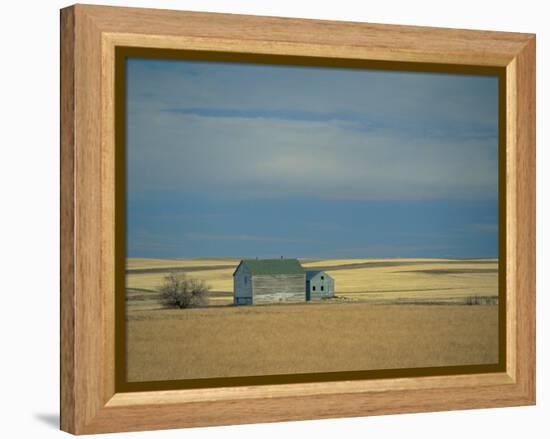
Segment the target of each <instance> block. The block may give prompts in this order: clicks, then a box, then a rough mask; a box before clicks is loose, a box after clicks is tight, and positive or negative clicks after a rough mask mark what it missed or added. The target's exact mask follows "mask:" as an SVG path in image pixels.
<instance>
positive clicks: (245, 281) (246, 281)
mask: <svg viewBox="0 0 550 439" xmlns="http://www.w3.org/2000/svg"><path fill="white" fill-rule="evenodd" d="M247 283H248V277H246V276H245V277H244V284H245V285H246V284H247Z"/></svg>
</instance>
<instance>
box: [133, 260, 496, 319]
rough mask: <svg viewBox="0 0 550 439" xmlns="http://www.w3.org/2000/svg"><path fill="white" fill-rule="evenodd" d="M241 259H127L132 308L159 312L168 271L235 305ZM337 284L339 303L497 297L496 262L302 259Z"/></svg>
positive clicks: (215, 301)
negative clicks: (201, 282)
mask: <svg viewBox="0 0 550 439" xmlns="http://www.w3.org/2000/svg"><path fill="white" fill-rule="evenodd" d="M238 263H239V259H231V258H210V259H128V262H127V301H128V302H127V303H128V309H129V310H130V311H131V310H146V309H158V308H160V307H161V306H160V304H159V302H158V295H157V292H156V291H157V288H158V287H159V286H160V285H161V284H162V281H163V278H164V276H166V274H167V273H168V272H169V271H183V272H186V273H187V274H188V275H189V276H191V277H196V278H198V279H202V280H204V281H206V282H207V283H208V284H209V285H210V286H211V294H210V303H211V305H228V304H231V303H232V294H233V293H232V292H233V276H232V275H233V271H234V270H235V267H236V266H237V264H238ZM302 265H303V266H304V267H305V268H311V269H317V270H318V269H322V270H325V271H327V273H328V274H330V275H331V276H332V277H333V278H334V279H335V283H336V284H335V285H336V296H337V300H339V301H353V302H356V301H361V302H364V301H366V302H370V303H386V304H389V303H440V304H441V303H454V304H461V303H464V302H465V301H466V300H467V298H468V297H471V296H479V297H487V298H492V299H493V300H494V301H496V298H497V296H498V261H497V260H496V259H329V260H304V261H302Z"/></svg>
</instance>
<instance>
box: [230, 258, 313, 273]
mask: <svg viewBox="0 0 550 439" xmlns="http://www.w3.org/2000/svg"><path fill="white" fill-rule="evenodd" d="M241 264H243V265H245V266H246V268H248V270H250V273H252V274H303V273H305V271H304V269H303V268H302V266H301V265H300V262H299V261H298V259H243V260H242V261H241ZM237 268H238V267H237Z"/></svg>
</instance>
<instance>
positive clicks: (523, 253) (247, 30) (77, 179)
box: [61, 5, 535, 434]
mask: <svg viewBox="0 0 550 439" xmlns="http://www.w3.org/2000/svg"><path fill="white" fill-rule="evenodd" d="M117 46H136V47H156V48H166V49H193V50H204V51H218V52H245V53H258V54H270V55H293V56H321V57H328V58H350V59H365V60H380V61H401V62H414V63H445V64H449V65H457V64H458V65H474V66H498V67H503V68H506V120H507V123H506V252H507V256H506V287H507V298H506V335H507V336H506V371H505V372H502V373H483V374H482V373H480V374H471V375H449V376H437V377H436V376H431V377H415V378H389V379H372V380H362V381H336V382H329V383H302V384H281V385H263V386H247V387H226V388H213V389H187V390H171V391H151V392H133V393H116V392H115V385H114V380H115V377H114V376H115V373H114V333H115V319H114V314H115V312H114V310H115V295H114V279H115V274H114V263H113V261H114V257H115V255H114V245H113V243H114V240H115V229H114V214H115V208H114V206H115V197H114V174H115V173H114V169H115V160H114V154H115V153H114V135H115V132H114V82H115V81H114V53H115V47H117ZM534 403H535V36H534V35H531V34H519V33H504V32H485V31H470V30H456V29H439V28H426V27H411V26H390V25H379V24H366V23H349V22H334V21H317V20H302V19H288V18H273V17H254V16H243V15H228V14H211V13H197V12H177V11H166V10H151V9H134V8H117V7H105V6H89V5H76V6H72V7H69V8H66V9H63V10H62V11H61V429H62V430H65V431H68V432H71V433H74V434H85V433H98V432H114V431H132V430H148V429H160V428H177V427H192V426H206V425H223V424H239V423H253V422H270V421H285V420H299V419H315V418H332V417H346V416H366V415H378V414H389V413H406V412H422V411H438V410H452V409H466V408H481V407H503V406H513V405H529V404H534Z"/></svg>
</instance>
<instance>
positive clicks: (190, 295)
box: [159, 272, 210, 309]
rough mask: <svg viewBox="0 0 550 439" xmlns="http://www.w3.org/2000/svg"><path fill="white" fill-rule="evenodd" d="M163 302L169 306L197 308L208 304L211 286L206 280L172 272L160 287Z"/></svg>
mask: <svg viewBox="0 0 550 439" xmlns="http://www.w3.org/2000/svg"><path fill="white" fill-rule="evenodd" d="M159 291H160V296H161V300H162V303H163V304H164V305H165V306H167V307H169V308H180V309H183V308H196V307H200V306H206V305H208V292H209V291H210V287H209V286H208V285H207V284H206V282H204V281H202V280H199V279H194V278H191V277H188V276H187V275H186V274H185V273H176V272H171V273H169V274H168V275H167V276H166V277H165V278H164V283H163V284H162V286H161V287H160V289H159Z"/></svg>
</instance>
